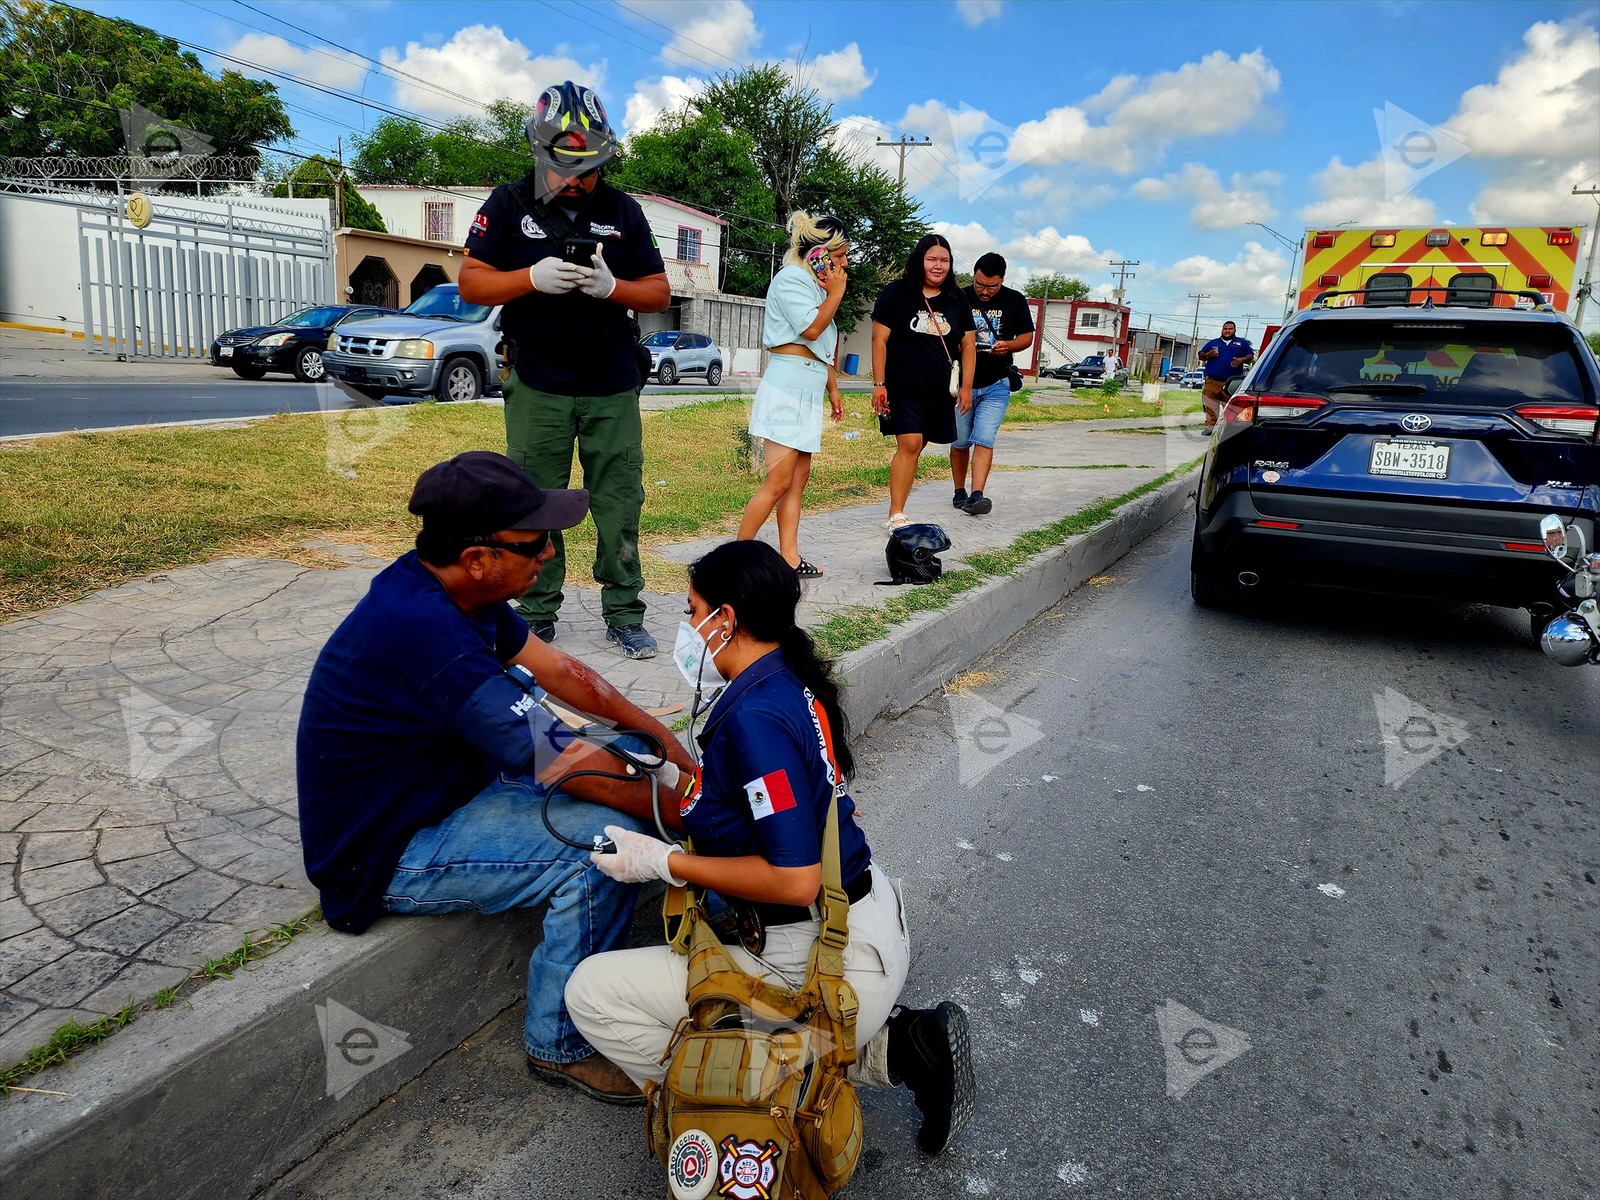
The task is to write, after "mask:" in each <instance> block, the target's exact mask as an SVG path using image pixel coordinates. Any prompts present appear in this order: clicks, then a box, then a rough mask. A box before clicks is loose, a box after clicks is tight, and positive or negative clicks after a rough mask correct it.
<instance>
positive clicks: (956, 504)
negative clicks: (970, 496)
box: [950, 488, 967, 508]
mask: <svg viewBox="0 0 1600 1200" xmlns="http://www.w3.org/2000/svg"><path fill="white" fill-rule="evenodd" d="M966 506H967V489H966V488H957V489H956V494H955V495H954V496H951V497H950V507H951V508H965V507H966Z"/></svg>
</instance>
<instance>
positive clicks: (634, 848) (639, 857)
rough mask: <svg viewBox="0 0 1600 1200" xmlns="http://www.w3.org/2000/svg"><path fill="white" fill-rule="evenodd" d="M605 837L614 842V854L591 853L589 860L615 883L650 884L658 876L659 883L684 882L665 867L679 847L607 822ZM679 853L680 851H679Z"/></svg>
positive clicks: (681, 884)
mask: <svg viewBox="0 0 1600 1200" xmlns="http://www.w3.org/2000/svg"><path fill="white" fill-rule="evenodd" d="M605 833H606V836H607V837H608V838H610V839H611V840H612V841H613V842H615V843H616V846H617V849H616V853H614V854H601V853H599V852H597V851H596V852H591V853H590V855H589V861H590V862H592V863H593V864H594V865H595V866H596V868H598V869H599V871H600V873H601V874H602V875H608V876H610V877H611V878H612V879H615V880H616V881H617V882H618V883H649V882H650V881H651V880H652V879H659V880H660V881H661V882H662V883H671V884H676V885H677V886H679V887H682V886H683V883H684V881H683V880H681V879H675V878H673V875H672V872H671V871H670V870H668V869H667V859H668V857H669V856H670V855H671V854H672V852H673V851H674V850H677V849H678V847H677V846H674V845H672V844H671V843H669V842H663V841H662V840H661V839H660V838H653V837H651V836H650V835H649V834H644V833H634V832H633V831H632V830H631V829H624V828H622V826H620V825H607V826H606V830H605ZM679 853H682V851H679Z"/></svg>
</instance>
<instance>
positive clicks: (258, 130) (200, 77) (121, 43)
mask: <svg viewBox="0 0 1600 1200" xmlns="http://www.w3.org/2000/svg"><path fill="white" fill-rule="evenodd" d="M135 104H138V105H140V106H142V107H144V108H147V109H149V110H150V111H151V112H154V113H157V114H159V115H160V116H161V117H162V118H163V119H165V120H168V121H172V122H174V123H176V124H178V125H182V126H184V127H186V128H188V129H192V130H194V131H195V132H196V133H199V134H203V135H204V136H205V137H207V138H209V139H210V141H211V143H212V150H213V152H214V153H217V154H226V155H241V156H252V155H256V154H257V153H258V147H259V146H260V145H263V144H267V143H271V142H274V141H277V140H279V139H280V138H288V137H293V136H294V129H293V127H292V126H291V125H290V124H289V117H288V114H287V113H286V112H285V111H284V108H283V104H282V103H281V102H280V101H279V99H278V92H277V89H276V88H275V87H273V85H272V84H270V83H263V82H262V81H261V80H258V79H249V78H247V77H246V76H244V75H241V74H240V73H239V72H237V71H224V72H222V74H221V75H220V76H219V77H216V78H213V77H212V76H211V75H209V74H207V73H206V70H205V68H204V67H203V66H201V64H200V60H199V59H198V58H197V57H195V55H193V54H191V53H189V52H188V51H185V50H183V49H181V48H180V47H179V45H178V44H177V43H176V42H174V41H172V40H171V39H170V38H165V37H162V36H161V35H160V34H157V33H155V32H153V31H151V30H149V29H145V28H143V27H141V26H138V25H135V24H133V23H132V22H131V21H122V20H113V19H109V18H106V17H102V16H98V15H96V14H94V13H90V12H84V11H82V10H81V9H75V8H67V7H64V6H63V5H59V4H44V3H39V2H38V0H0V112H3V113H4V114H5V119H4V120H0V154H6V155H19V156H24V157H37V156H43V155H55V154H59V155H69V156H76V157H86V156H91V155H109V154H124V153H129V152H131V148H129V147H127V146H126V145H125V142H126V136H125V134H124V131H123V126H122V116H121V112H120V111H119V110H123V109H131V108H132V106H133V105H135Z"/></svg>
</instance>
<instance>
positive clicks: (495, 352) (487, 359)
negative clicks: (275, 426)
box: [322, 283, 505, 400]
mask: <svg viewBox="0 0 1600 1200" xmlns="http://www.w3.org/2000/svg"><path fill="white" fill-rule="evenodd" d="M499 346H500V308H499V306H498V305H496V306H493V307H491V306H489V305H487V304H468V303H467V302H466V301H464V300H462V299H461V294H460V292H458V291H457V290H456V285H455V284H453V283H441V284H440V285H439V286H438V287H435V288H430V289H429V290H428V291H427V292H425V293H424V294H423V295H421V296H419V297H418V298H417V299H416V300H414V301H413V302H412V304H411V306H410V307H409V308H407V309H406V310H405V311H404V312H402V313H399V314H397V315H395V316H392V317H378V318H375V319H373V320H370V321H362V322H361V323H360V324H359V325H355V326H352V327H351V328H349V329H348V330H346V329H344V328H343V327H341V328H340V329H337V330H335V331H334V336H333V337H332V338H330V339H329V340H328V348H327V350H326V351H324V352H323V355H322V363H323V366H324V367H325V368H326V369H327V372H328V374H329V375H330V376H332V377H333V378H335V379H339V380H342V381H344V382H345V383H347V384H349V385H350V386H351V387H353V388H354V389H355V390H356V391H358V392H360V393H361V394H362V395H365V396H370V397H372V398H374V399H376V398H378V397H380V396H385V395H388V394H390V393H399V394H401V395H407V396H432V397H434V398H435V399H437V400H476V399H477V398H478V397H479V396H482V395H484V394H486V393H495V392H498V391H499V390H500V376H501V373H502V371H503V368H504V366H505V363H504V360H503V359H502V357H501V355H500V349H499Z"/></svg>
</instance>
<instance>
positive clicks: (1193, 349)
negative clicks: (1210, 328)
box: [1189, 292, 1211, 369]
mask: <svg viewBox="0 0 1600 1200" xmlns="http://www.w3.org/2000/svg"><path fill="white" fill-rule="evenodd" d="M1189 299H1191V300H1193V301H1194V332H1193V333H1191V334H1190V335H1189V361H1190V362H1191V363H1195V362H1199V361H1200V360H1199V359H1197V358H1196V357H1195V354H1196V353H1198V351H1199V347H1200V301H1202V300H1209V299H1211V293H1210V292H1190V293H1189ZM1191 369H1192V368H1191Z"/></svg>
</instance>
